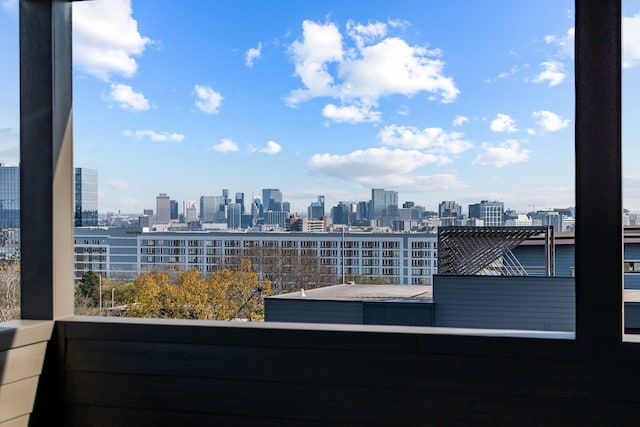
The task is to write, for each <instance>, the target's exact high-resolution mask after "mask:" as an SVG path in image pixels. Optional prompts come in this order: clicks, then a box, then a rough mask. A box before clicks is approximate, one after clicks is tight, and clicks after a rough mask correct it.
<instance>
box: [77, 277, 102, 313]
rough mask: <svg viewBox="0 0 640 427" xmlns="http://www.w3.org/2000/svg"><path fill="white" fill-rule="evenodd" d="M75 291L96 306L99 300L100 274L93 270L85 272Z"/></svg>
mask: <svg viewBox="0 0 640 427" xmlns="http://www.w3.org/2000/svg"><path fill="white" fill-rule="evenodd" d="M76 293H77V294H78V296H80V297H84V298H87V299H88V300H89V301H90V302H91V303H93V305H94V306H97V305H98V304H99V302H100V276H98V274H96V272H94V271H93V270H89V271H87V272H85V273H84V274H83V275H82V279H80V283H79V284H78V287H77V288H76Z"/></svg>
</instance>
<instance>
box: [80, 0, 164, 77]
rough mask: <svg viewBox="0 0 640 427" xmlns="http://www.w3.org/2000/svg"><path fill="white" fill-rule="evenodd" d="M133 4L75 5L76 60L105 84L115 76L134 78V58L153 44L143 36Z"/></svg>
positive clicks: (113, 0) (117, 0) (125, 0)
mask: <svg viewBox="0 0 640 427" xmlns="http://www.w3.org/2000/svg"><path fill="white" fill-rule="evenodd" d="M132 15H133V11H132V9H131V1H130V0H108V1H107V0H94V1H85V2H74V3H73V58H74V62H75V64H76V65H78V66H79V67H80V68H81V69H83V70H84V71H85V72H87V73H89V74H91V75H93V76H95V77H97V78H99V79H102V80H105V81H108V80H110V79H111V76H113V75H119V76H123V77H132V76H134V75H135V74H136V71H137V70H138V63H137V62H136V60H135V59H134V56H139V55H141V54H142V53H143V52H144V49H145V47H146V46H147V45H148V44H149V43H152V41H151V39H149V38H148V37H144V36H142V35H141V34H140V33H139V31H138V23H137V21H136V20H135V19H134V18H133V16H132Z"/></svg>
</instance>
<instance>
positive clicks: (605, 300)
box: [20, 0, 640, 359]
mask: <svg viewBox="0 0 640 427" xmlns="http://www.w3.org/2000/svg"><path fill="white" fill-rule="evenodd" d="M73 1H80V0H20V64H21V65H20V81H21V84H20V157H21V172H20V173H21V200H22V203H23V204H22V207H21V223H22V224H23V225H26V224H29V225H28V226H27V227H23V231H22V259H21V262H22V268H21V281H22V283H21V286H22V302H21V310H22V319H47V320H57V319H62V318H66V317H69V316H73V314H74V313H73V311H74V307H73V273H74V269H73V206H72V197H73V171H74V169H73V137H72V81H71V3H72V2H73ZM621 13H622V8H621V1H620V0H615V1H608V2H601V1H600V0H576V2H575V16H576V31H575V48H576V49H575V65H576V66H575V88H576V100H575V105H576V116H575V141H576V142H575V152H576V156H575V162H576V168H575V169H576V175H575V176H576V180H575V186H576V211H577V216H578V217H579V219H578V220H577V221H576V232H575V233H576V237H575V244H576V253H575V257H576V271H577V274H576V313H575V315H576V332H575V339H574V340H556V339H539V340H529V339H527V337H541V336H542V337H545V336H544V335H541V334H538V333H536V332H531V333H528V334H525V335H524V336H523V335H522V334H520V335H518V334H514V333H512V331H484V330H456V329H451V330H449V329H446V330H441V329H438V328H428V327H421V328H420V329H415V328H409V327H407V328H403V327H395V328H382V327H375V326H369V325H362V326H360V325H358V326H354V325H332V326H328V325H327V326H325V325H321V326H319V325H315V326H313V327H314V328H315V329H318V328H322V329H323V330H326V331H328V332H330V331H344V330H350V331H359V332H362V333H363V335H362V338H361V339H358V342H361V343H362V345H363V346H364V347H367V346H370V345H372V344H373V343H372V342H371V341H370V340H371V339H372V338H371V337H374V338H373V339H376V337H379V336H381V335H385V334H388V333H389V332H396V333H398V334H399V336H398V337H397V339H399V340H404V339H409V340H412V337H413V338H415V337H418V336H430V337H431V338H429V339H430V340H432V341H438V342H445V343H449V347H451V346H453V347H455V348H458V350H457V352H461V353H464V352H465V351H467V350H465V348H466V347H467V346H466V345H467V344H472V343H473V342H476V340H477V337H478V336H484V337H487V336H491V337H499V338H496V339H495V340H493V339H491V340H488V341H483V342H485V344H484V345H485V347H483V348H484V350H483V351H487V352H489V353H492V354H493V353H495V352H497V351H500V352H505V351H506V352H507V353H514V354H515V353H518V354H520V353H522V352H525V351H528V350H527V349H528V348H536V349H537V350H539V351H542V352H543V354H545V355H546V356H549V357H554V355H555V356H557V355H559V354H568V353H570V354H571V357H572V358H573V357H575V358H580V357H589V358H592V357H601V358H609V359H611V358H615V357H618V356H619V355H620V351H621V348H622V347H623V346H625V343H624V340H623V315H624V313H623V288H622V287H623V264H622V263H623V256H622V253H623V234H622V232H623V228H622V221H621V218H622V179H621V177H622V173H621V172H622V169H621V17H622V15H621ZM36 113H37V114H36ZM603 248H604V249H605V250H603ZM595 312H598V313H599V315H598V316H593V313H595ZM105 321H108V319H106V320H105ZM167 322H168V321H166V320H165V321H163V323H167ZM169 323H171V322H169ZM195 324H197V323H194V325H195ZM220 325H222V324H220ZM204 327H207V326H206V324H205V325H204ZM243 327H244V328H258V329H265V328H267V329H268V328H270V326H269V325H264V324H263V325H243ZM300 327H301V326H300V325H296V324H293V325H291V326H290V327H289V329H291V330H293V329H299V328H300ZM273 329H274V330H282V329H287V328H286V327H282V325H280V326H278V327H276V326H273ZM371 333H373V335H370V334H371ZM392 335H393V334H392ZM386 336H388V335H386ZM505 337H512V338H513V339H507V338H505ZM546 337H547V338H548V336H546ZM562 337H565V338H566V337H567V335H562ZM388 339H389V340H391V341H395V339H396V338H393V337H391V338H388ZM631 340H633V339H631ZM340 342H341V341H340V339H337V340H336V341H335V345H336V346H338V347H340V346H341V344H340ZM421 342H423V341H421ZM414 345H415V348H417V349H418V350H419V349H420V348H421V344H420V342H418V341H415V342H414ZM625 348H626V346H625ZM635 348H640V347H635ZM478 351H479V350H478V349H477V348H474V353H476V354H477V353H478ZM567 352H568V353H567ZM636 352H637V351H636V350H634V354H635V353H636Z"/></svg>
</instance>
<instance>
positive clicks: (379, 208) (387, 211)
mask: <svg viewBox="0 0 640 427" xmlns="http://www.w3.org/2000/svg"><path fill="white" fill-rule="evenodd" d="M370 212H371V217H372V219H375V220H377V221H378V225H382V226H389V225H391V222H392V221H393V219H394V218H395V217H396V216H397V215H398V192H397V191H390V190H389V191H387V190H384V189H379V188H374V189H372V190H371V208H370Z"/></svg>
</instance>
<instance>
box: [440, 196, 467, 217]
mask: <svg viewBox="0 0 640 427" xmlns="http://www.w3.org/2000/svg"><path fill="white" fill-rule="evenodd" d="M461 216H462V207H461V206H460V205H459V204H458V203H456V202H454V201H453V200H444V201H443V202H441V203H440V204H439V205H438V217H440V218H460V217H461Z"/></svg>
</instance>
